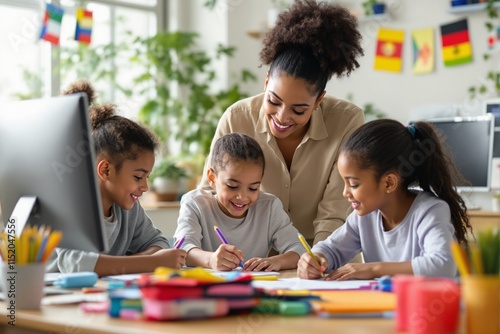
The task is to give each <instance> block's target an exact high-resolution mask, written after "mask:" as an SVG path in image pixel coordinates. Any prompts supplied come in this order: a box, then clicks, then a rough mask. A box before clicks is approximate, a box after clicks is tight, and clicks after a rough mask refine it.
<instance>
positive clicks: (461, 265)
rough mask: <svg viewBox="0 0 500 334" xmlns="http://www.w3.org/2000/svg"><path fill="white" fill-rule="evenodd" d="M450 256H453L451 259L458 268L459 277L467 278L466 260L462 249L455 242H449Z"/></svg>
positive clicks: (468, 272) (467, 267)
mask: <svg viewBox="0 0 500 334" xmlns="http://www.w3.org/2000/svg"><path fill="white" fill-rule="evenodd" d="M451 254H452V255H453V259H454V260H455V263H456V265H457V268H458V272H459V273H460V276H462V277H466V276H469V274H470V271H469V266H468V265H467V258H466V257H465V254H464V252H463V250H462V247H460V245H459V244H458V242H456V241H452V242H451Z"/></svg>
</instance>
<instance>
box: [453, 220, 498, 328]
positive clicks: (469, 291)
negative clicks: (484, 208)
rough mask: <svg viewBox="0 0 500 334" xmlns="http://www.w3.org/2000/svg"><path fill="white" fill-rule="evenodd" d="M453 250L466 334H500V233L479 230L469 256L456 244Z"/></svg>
mask: <svg viewBox="0 0 500 334" xmlns="http://www.w3.org/2000/svg"><path fill="white" fill-rule="evenodd" d="M452 250H453V254H454V257H455V261H456V262H457V267H458V268H459V271H460V276H461V285H462V286H461V289H462V299H463V302H464V306H465V315H466V326H467V333H468V334H490V333H491V334H493V333H497V334H498V333H500V230H499V229H492V228H491V229H484V230H480V231H479V232H478V234H477V242H476V243H471V245H470V253H469V254H467V253H466V252H465V251H464V250H463V249H462V248H460V246H458V244H456V243H454V244H452Z"/></svg>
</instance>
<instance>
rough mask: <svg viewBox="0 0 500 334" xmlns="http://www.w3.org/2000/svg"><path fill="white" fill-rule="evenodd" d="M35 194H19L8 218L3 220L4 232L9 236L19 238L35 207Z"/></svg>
mask: <svg viewBox="0 0 500 334" xmlns="http://www.w3.org/2000/svg"><path fill="white" fill-rule="evenodd" d="M36 205H37V197H36V196H21V197H20V198H19V200H18V201H17V203H16V206H15V207H14V210H13V211H12V215H11V216H10V218H9V220H7V221H6V222H5V232H6V233H7V235H8V236H9V238H13V237H14V236H15V237H16V238H19V237H20V236H21V233H22V231H23V229H24V227H25V226H26V223H27V222H28V219H29V217H30V215H31V213H32V212H33V210H34V209H35V208H36Z"/></svg>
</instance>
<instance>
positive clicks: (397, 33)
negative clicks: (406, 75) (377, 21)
mask: <svg viewBox="0 0 500 334" xmlns="http://www.w3.org/2000/svg"><path fill="white" fill-rule="evenodd" d="M404 36H405V33H404V31H403V30H394V29H382V28H380V29H379V30H378V38H377V50H376V53H375V64H374V69H376V70H381V71H391V72H401V65H402V63H403V61H402V55H403V41H404Z"/></svg>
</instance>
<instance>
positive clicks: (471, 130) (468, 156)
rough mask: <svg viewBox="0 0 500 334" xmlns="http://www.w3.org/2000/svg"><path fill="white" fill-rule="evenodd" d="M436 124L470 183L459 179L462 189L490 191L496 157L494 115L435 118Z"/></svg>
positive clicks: (463, 174)
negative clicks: (493, 162) (493, 158)
mask: <svg viewBox="0 0 500 334" xmlns="http://www.w3.org/2000/svg"><path fill="white" fill-rule="evenodd" d="M426 121H427V122H429V123H432V124H433V125H434V126H435V127H436V128H437V130H438V132H440V133H441V135H442V138H443V139H444V142H445V143H444V149H445V152H446V153H447V154H448V156H449V157H450V158H451V159H452V160H453V162H454V164H455V166H456V168H457V170H458V171H459V172H460V173H461V174H462V176H463V178H465V180H467V181H468V183H464V182H459V181H458V179H457V178H456V177H455V180H456V181H457V182H456V184H457V190H459V191H489V190H490V184H491V183H490V182H491V168H492V157H493V137H494V133H495V131H494V125H495V124H494V123H495V120H494V117H492V115H491V114H488V115H482V116H470V117H451V118H435V119H429V120H426Z"/></svg>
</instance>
